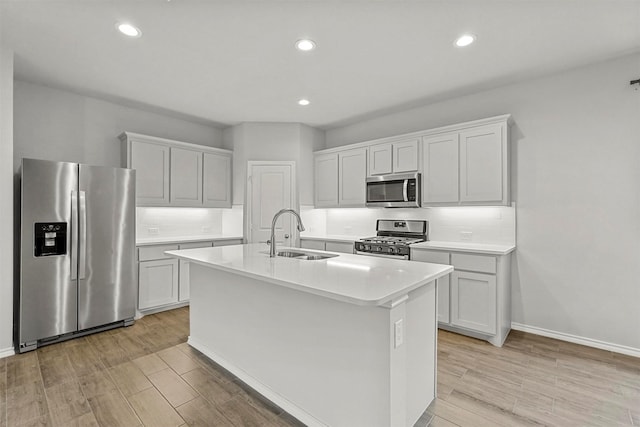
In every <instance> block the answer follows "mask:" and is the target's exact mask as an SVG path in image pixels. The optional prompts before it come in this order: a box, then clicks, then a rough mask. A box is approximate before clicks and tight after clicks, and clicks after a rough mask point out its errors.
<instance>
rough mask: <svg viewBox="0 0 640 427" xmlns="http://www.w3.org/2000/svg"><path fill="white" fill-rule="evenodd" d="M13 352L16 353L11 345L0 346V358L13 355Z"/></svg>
mask: <svg viewBox="0 0 640 427" xmlns="http://www.w3.org/2000/svg"><path fill="white" fill-rule="evenodd" d="M14 354H16V352H15V350H14V349H13V347H7V348H0V359H2V358H4V357H9V356H13V355H14Z"/></svg>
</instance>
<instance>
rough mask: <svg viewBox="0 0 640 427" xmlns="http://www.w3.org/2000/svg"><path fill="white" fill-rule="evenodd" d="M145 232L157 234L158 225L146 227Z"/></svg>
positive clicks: (158, 230)
mask: <svg viewBox="0 0 640 427" xmlns="http://www.w3.org/2000/svg"><path fill="white" fill-rule="evenodd" d="M147 233H149V234H158V233H160V229H159V228H158V227H149V228H147Z"/></svg>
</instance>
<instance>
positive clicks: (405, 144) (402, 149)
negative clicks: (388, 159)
mask: <svg viewBox="0 0 640 427" xmlns="http://www.w3.org/2000/svg"><path fill="white" fill-rule="evenodd" d="M419 141H420V140H419V138H412V139H410V140H408V141H399V142H394V143H393V173H403V172H415V171H417V170H418V167H419V164H418V159H419V156H418V143H419Z"/></svg>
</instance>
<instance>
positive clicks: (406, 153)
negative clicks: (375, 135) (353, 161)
mask: <svg viewBox="0 0 640 427" xmlns="http://www.w3.org/2000/svg"><path fill="white" fill-rule="evenodd" d="M419 142H420V140H419V138H411V139H409V140H405V141H398V142H388V143H384V144H375V145H371V146H370V147H369V171H368V172H369V175H370V176H373V175H387V174H391V173H404V172H415V171H417V170H418V167H419V164H418V160H419V156H418V150H419V148H418V147H419Z"/></svg>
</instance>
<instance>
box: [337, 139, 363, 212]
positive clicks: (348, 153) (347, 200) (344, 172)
mask: <svg viewBox="0 0 640 427" xmlns="http://www.w3.org/2000/svg"><path fill="white" fill-rule="evenodd" d="M338 164H339V170H338V184H339V187H338V188H339V191H338V205H339V206H354V207H357V206H364V205H365V203H366V179H367V149H366V148H355V149H352V150H345V151H341V152H339V153H338Z"/></svg>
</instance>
